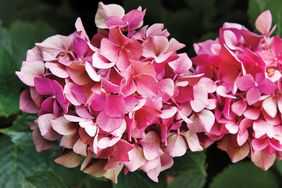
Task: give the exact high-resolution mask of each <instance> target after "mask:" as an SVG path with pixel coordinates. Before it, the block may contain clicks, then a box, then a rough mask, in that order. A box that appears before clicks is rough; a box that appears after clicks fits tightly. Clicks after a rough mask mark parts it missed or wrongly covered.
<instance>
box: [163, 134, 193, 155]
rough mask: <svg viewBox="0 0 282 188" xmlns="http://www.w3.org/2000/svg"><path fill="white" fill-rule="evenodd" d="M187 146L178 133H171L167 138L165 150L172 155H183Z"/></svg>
mask: <svg viewBox="0 0 282 188" xmlns="http://www.w3.org/2000/svg"><path fill="white" fill-rule="evenodd" d="M187 149H188V147H187V144H186V142H185V140H184V138H183V137H182V136H181V135H179V134H171V135H170V136H169V137H168V140H167V150H168V153H169V155H171V156H172V157H180V156H183V155H184V154H185V153H186V151H187Z"/></svg>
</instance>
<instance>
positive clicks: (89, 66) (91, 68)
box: [85, 62, 101, 82]
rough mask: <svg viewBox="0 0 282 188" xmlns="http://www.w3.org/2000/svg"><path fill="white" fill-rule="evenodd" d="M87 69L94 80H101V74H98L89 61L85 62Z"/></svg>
mask: <svg viewBox="0 0 282 188" xmlns="http://www.w3.org/2000/svg"><path fill="white" fill-rule="evenodd" d="M85 70H86V72H87V74H88V76H89V77H90V78H91V80H93V81H94V82H100V81H101V76H100V75H98V74H97V72H96V71H95V69H94V68H93V67H92V65H91V64H90V63H88V62H86V63H85Z"/></svg>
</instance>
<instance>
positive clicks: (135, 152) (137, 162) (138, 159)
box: [124, 145, 146, 172]
mask: <svg viewBox="0 0 282 188" xmlns="http://www.w3.org/2000/svg"><path fill="white" fill-rule="evenodd" d="M128 156H129V162H124V165H125V166H126V168H127V169H128V170H129V171H130V172H134V171H136V170H137V169H138V168H140V167H141V166H143V165H144V164H145V162H146V159H145V157H144V154H143V151H142V148H141V147H139V146H137V145H135V147H134V148H133V149H132V150H131V151H129V152H128Z"/></svg>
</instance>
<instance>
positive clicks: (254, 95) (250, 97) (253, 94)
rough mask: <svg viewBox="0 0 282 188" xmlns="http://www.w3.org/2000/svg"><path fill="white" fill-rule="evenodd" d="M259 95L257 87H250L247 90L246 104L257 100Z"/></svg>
mask: <svg viewBox="0 0 282 188" xmlns="http://www.w3.org/2000/svg"><path fill="white" fill-rule="evenodd" d="M260 96H261V93H260V91H259V89H258V88H251V89H250V90H249V91H248V92H247V102H248V104H249V105H252V104H254V103H256V102H258V101H259V98H260Z"/></svg>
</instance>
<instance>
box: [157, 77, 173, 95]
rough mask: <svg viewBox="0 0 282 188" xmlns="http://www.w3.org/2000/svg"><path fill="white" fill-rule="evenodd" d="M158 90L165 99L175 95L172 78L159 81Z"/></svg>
mask: <svg viewBox="0 0 282 188" xmlns="http://www.w3.org/2000/svg"><path fill="white" fill-rule="evenodd" d="M158 91H159V93H160V95H161V96H162V97H163V99H164V100H168V99H170V98H171V97H172V96H173V95H174V82H173V80H172V79H170V78H165V79H163V80H161V81H160V82H158Z"/></svg>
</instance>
